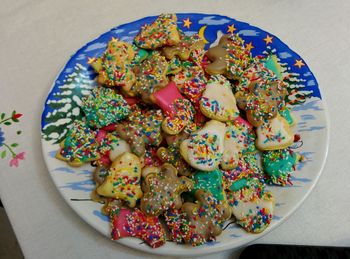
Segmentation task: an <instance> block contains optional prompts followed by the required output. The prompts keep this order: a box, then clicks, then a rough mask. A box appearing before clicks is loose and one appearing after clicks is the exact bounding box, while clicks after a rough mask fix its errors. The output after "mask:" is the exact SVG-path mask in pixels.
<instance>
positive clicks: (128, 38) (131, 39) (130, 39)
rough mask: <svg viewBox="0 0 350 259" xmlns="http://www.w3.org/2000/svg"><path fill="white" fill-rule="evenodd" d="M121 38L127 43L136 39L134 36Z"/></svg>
mask: <svg viewBox="0 0 350 259" xmlns="http://www.w3.org/2000/svg"><path fill="white" fill-rule="evenodd" d="M120 40H122V41H125V42H127V43H132V41H133V40H134V37H130V36H124V37H122V38H121V39H120Z"/></svg>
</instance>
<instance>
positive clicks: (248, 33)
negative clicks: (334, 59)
mask: <svg viewBox="0 0 350 259" xmlns="http://www.w3.org/2000/svg"><path fill="white" fill-rule="evenodd" d="M238 34H239V35H241V36H253V37H255V36H259V32H258V31H256V30H240V31H239V32H238Z"/></svg>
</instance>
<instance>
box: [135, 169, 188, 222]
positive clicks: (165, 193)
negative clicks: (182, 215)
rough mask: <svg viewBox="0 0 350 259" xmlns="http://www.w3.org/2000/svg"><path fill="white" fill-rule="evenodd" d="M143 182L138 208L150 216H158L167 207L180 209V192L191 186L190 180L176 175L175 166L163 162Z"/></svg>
mask: <svg viewBox="0 0 350 259" xmlns="http://www.w3.org/2000/svg"><path fill="white" fill-rule="evenodd" d="M145 183H146V186H145V190H144V194H143V197H142V199H141V204H140V208H141V210H142V211H143V212H144V213H146V214H147V215H152V216H159V215H161V214H163V213H164V212H165V211H166V210H168V209H180V208H181V206H182V200H181V196H180V195H181V193H183V192H186V191H190V190H191V189H192V188H193V183H192V181H191V180H189V179H188V178H186V177H184V176H182V177H178V176H177V171H176V169H175V167H173V166H172V165H170V164H163V165H162V167H161V170H160V172H159V173H157V174H154V173H150V174H148V175H147V176H146V178H145Z"/></svg>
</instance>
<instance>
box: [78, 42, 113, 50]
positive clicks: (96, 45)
mask: <svg viewBox="0 0 350 259" xmlns="http://www.w3.org/2000/svg"><path fill="white" fill-rule="evenodd" d="M105 47H107V44H106V43H104V42H96V43H94V44H91V45H89V46H88V47H87V48H86V49H85V51H84V52H89V51H93V50H96V49H103V48H105Z"/></svg>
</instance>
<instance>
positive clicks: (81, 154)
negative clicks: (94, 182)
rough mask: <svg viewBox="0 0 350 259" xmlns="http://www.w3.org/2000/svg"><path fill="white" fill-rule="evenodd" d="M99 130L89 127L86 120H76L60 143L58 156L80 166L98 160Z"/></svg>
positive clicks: (75, 165) (74, 165) (70, 163)
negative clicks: (97, 138)
mask: <svg viewBox="0 0 350 259" xmlns="http://www.w3.org/2000/svg"><path fill="white" fill-rule="evenodd" d="M96 137H97V132H96V131H93V130H91V129H89V128H88V127H87V126H86V125H85V123H84V122H82V121H74V122H73V124H72V126H71V128H70V129H69V131H68V133H67V136H66V138H65V139H64V140H63V141H62V142H61V143H60V150H59V151H58V152H57V153H56V158H57V159H59V160H62V161H65V162H67V163H68V164H69V165H70V166H73V167H78V166H82V165H83V164H84V163H88V162H91V161H95V160H98V159H99V158H100V155H99V152H98V147H99V145H98V142H97V140H96Z"/></svg>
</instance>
